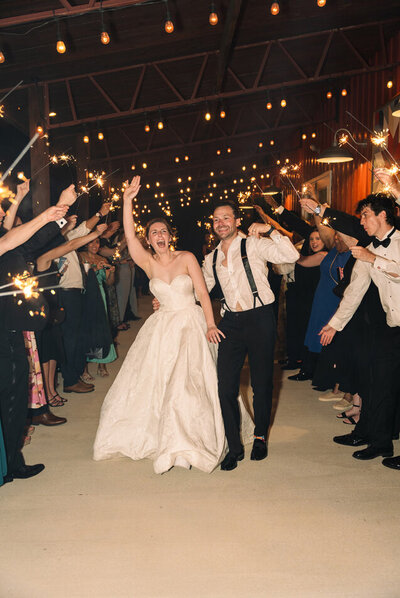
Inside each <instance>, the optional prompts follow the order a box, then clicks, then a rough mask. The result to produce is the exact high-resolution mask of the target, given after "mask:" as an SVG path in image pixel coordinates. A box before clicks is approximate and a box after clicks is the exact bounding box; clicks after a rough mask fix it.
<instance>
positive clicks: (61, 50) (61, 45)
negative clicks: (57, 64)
mask: <svg viewBox="0 0 400 598" xmlns="http://www.w3.org/2000/svg"><path fill="white" fill-rule="evenodd" d="M56 48H57V52H58V53H59V54H64V53H65V52H66V50H67V47H66V45H65V43H64V42H63V40H62V39H61V30H60V22H59V20H58V19H57V46H56Z"/></svg>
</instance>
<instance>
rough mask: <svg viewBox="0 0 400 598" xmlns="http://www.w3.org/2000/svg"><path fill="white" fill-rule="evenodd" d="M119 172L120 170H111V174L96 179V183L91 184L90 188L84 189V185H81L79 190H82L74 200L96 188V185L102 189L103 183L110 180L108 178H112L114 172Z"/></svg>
mask: <svg viewBox="0 0 400 598" xmlns="http://www.w3.org/2000/svg"><path fill="white" fill-rule="evenodd" d="M119 170H120V168H116V169H115V170H113V171H112V172H110V174H108V175H107V176H106V177H104V178H102V176H98V177H97V178H96V182H95V183H93V185H91V186H90V187H85V186H84V185H82V187H81V189H82V193H80V194H79V195H78V196H77V197H76V199H78V198H79V197H81V196H82V195H84V194H85V193H89V191H90V190H91V189H93V187H96V185H98V186H99V187H103V185H104V181H105V180H106V179H108V178H110V176H112V175H113V174H115V173H116V172H118V171H119Z"/></svg>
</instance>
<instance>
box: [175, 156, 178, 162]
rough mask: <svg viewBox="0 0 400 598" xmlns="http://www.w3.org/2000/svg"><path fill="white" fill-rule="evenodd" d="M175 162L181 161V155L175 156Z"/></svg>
mask: <svg viewBox="0 0 400 598" xmlns="http://www.w3.org/2000/svg"><path fill="white" fill-rule="evenodd" d="M175 162H176V163H177V164H178V162H179V156H175Z"/></svg>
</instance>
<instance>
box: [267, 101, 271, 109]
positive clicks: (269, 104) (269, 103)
mask: <svg viewBox="0 0 400 598" xmlns="http://www.w3.org/2000/svg"><path fill="white" fill-rule="evenodd" d="M271 108H272V104H271V102H267V110H271Z"/></svg>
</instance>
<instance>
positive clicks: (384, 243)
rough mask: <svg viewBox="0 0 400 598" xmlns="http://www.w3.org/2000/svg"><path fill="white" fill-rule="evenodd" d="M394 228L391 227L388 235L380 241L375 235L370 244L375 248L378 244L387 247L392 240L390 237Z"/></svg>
mask: <svg viewBox="0 0 400 598" xmlns="http://www.w3.org/2000/svg"><path fill="white" fill-rule="evenodd" d="M394 231H395V229H394V228H393V229H392V230H391V231H390V233H389V234H388V236H387V237H386V239H383V241H380V240H379V239H377V238H376V237H375V238H374V239H372V245H373V246H374V247H375V248H376V247H379V246H380V245H382V247H389V245H390V241H391V240H392V239H391V238H390V237H391V236H392V235H393V233H394Z"/></svg>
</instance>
